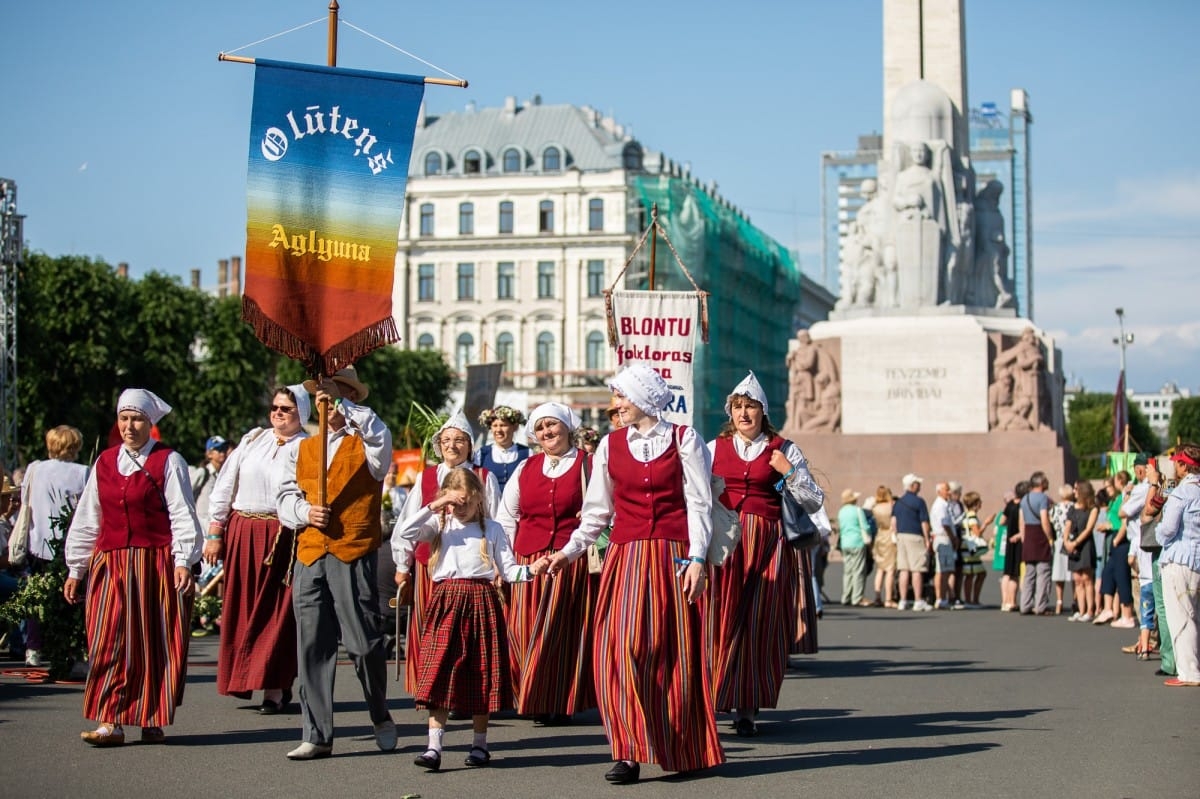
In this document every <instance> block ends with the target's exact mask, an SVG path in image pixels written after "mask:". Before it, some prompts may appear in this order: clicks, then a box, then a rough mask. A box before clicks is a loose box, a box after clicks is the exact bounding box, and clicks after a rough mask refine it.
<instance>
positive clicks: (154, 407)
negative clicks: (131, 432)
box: [117, 388, 171, 424]
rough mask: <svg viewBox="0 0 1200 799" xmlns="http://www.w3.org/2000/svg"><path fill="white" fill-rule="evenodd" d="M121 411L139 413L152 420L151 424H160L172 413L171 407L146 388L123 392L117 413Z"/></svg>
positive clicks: (118, 401) (128, 389)
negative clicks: (162, 419)
mask: <svg viewBox="0 0 1200 799" xmlns="http://www.w3.org/2000/svg"><path fill="white" fill-rule="evenodd" d="M121 411H137V412H138V413H140V414H142V415H143V416H145V417H146V418H147V419H149V420H150V424H158V420H159V419H161V418H163V417H164V416H166V415H167V414H168V413H170V412H171V406H170V405H168V404H167V403H165V402H163V401H162V400H161V399H160V398H159V397H158V396H157V395H156V394H155V393H154V392H153V391H147V390H146V389H144V388H127V389H125V390H124V391H122V392H121V396H120V398H119V399H118V400H117V413H120V412H121Z"/></svg>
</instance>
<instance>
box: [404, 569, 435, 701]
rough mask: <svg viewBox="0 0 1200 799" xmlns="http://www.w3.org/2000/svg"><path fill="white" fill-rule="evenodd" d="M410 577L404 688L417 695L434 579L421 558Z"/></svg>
mask: <svg viewBox="0 0 1200 799" xmlns="http://www.w3.org/2000/svg"><path fill="white" fill-rule="evenodd" d="M408 578H409V579H410V580H411V581H412V602H413V604H412V608H411V610H410V611H409V614H408V631H407V632H406V633H405V635H404V690H405V691H408V693H409V694H411V695H412V696H416V695H417V683H418V682H420V680H421V635H422V634H423V633H424V632H425V615H426V614H427V613H428V612H429V599H430V597H431V595H432V594H433V581H432V580H430V579H429V567H428V566H426V565H425V564H424V563H421V561H419V560H414V561H413V565H412V571H411V572H410V574H409V576H408Z"/></svg>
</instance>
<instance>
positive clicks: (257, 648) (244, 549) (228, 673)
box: [217, 512, 296, 697]
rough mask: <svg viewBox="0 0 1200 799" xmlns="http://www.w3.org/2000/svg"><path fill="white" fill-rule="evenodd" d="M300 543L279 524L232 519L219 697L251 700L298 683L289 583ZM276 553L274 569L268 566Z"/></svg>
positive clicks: (227, 549)
mask: <svg viewBox="0 0 1200 799" xmlns="http://www.w3.org/2000/svg"><path fill="white" fill-rule="evenodd" d="M276 533H278V534H279V541H278V544H276ZM294 538H295V533H294V532H292V531H291V530H289V529H288V528H286V527H283V528H280V526H279V521H278V520H277V519H251V518H247V517H245V516H241V515H239V514H237V513H236V512H235V513H234V514H233V515H232V516H231V517H230V520H229V530H228V532H227V533H226V539H225V596H224V599H223V601H222V604H221V652H220V655H219V656H218V658H217V693H219V694H223V695H226V696H231V695H232V696H241V697H246V696H247V694H249V693H251V692H252V691H258V690H262V689H283V688H291V687H292V683H293V682H295V680H296V613H295V611H294V610H293V609H292V588H291V586H290V585H287V584H285V583H284V580H285V579H286V578H287V576H288V575H289V574H290V569H289V568H288V565H289V563H290V561H291V553H292V541H293V539H294ZM272 552H274V555H273V557H272V558H271V565H270V566H268V565H266V563H265V561H266V559H267V556H268V555H271V554H272Z"/></svg>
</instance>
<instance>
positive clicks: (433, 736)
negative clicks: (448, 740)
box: [429, 728, 446, 755]
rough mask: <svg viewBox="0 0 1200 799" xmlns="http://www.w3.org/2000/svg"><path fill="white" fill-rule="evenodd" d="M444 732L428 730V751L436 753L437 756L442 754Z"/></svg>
mask: <svg viewBox="0 0 1200 799" xmlns="http://www.w3.org/2000/svg"><path fill="white" fill-rule="evenodd" d="M444 732H446V731H445V730H435V729H433V728H430V730H429V749H430V750H431V751H434V752H437V753H438V754H439V755H440V754H441V753H442V734H443V733H444Z"/></svg>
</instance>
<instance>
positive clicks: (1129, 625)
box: [1093, 619, 1137, 630]
mask: <svg viewBox="0 0 1200 799" xmlns="http://www.w3.org/2000/svg"><path fill="white" fill-rule="evenodd" d="M1093 623H1094V622H1093ZM1108 626H1109V627H1116V628H1117V629H1120V630H1132V629H1133V628H1134V627H1137V622H1136V621H1134V620H1133V619H1117V620H1116V621H1114V622H1113V623H1112V624H1110V625H1108Z"/></svg>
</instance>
